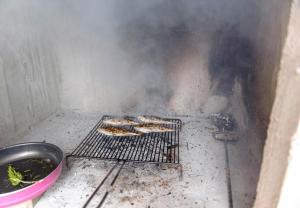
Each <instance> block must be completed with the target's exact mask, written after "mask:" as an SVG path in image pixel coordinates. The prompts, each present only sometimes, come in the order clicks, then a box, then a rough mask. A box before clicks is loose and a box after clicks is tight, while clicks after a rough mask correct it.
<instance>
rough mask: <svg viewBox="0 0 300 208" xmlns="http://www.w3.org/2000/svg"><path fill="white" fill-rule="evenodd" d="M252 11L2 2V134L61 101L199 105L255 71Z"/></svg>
mask: <svg viewBox="0 0 300 208" xmlns="http://www.w3.org/2000/svg"><path fill="white" fill-rule="evenodd" d="M258 14H259V5H258V4H257V1H256V0H252V1H249V0H226V1H219V0H210V1H198V0H191V1H188V3H187V1H183V0H175V1H174V0H172V1H171V0H153V1H138V0H134V1H129V2H128V1H126V2H124V1H120V0H110V1H108V0H103V1H97V0H91V1H83V0H64V1H61V0H53V1H40V0H29V1H22V2H20V1H17V0H0V47H1V51H0V59H1V66H0V68H1V71H0V72H1V74H0V76H1V77H0V79H1V84H0V93H1V94H0V95H1V104H0V105H1V109H3V110H1V113H0V115H1V127H0V129H1V131H0V133H1V132H2V133H3V132H14V131H16V132H18V131H19V129H26V128H28V126H30V125H31V124H33V123H35V122H36V121H39V120H41V119H42V118H45V117H46V116H47V115H49V114H51V113H52V112H54V111H55V109H57V108H58V107H62V108H64V109H77V110H80V111H100V112H103V113H113V114H119V113H124V114H125V113H131V112H136V113H139V112H143V113H156V112H157V113H160V112H171V113H174V112H175V113H180V114H192V113H194V112H199V111H200V110H201V109H202V107H203V105H204V104H205V101H206V100H207V99H208V98H209V97H210V96H211V95H212V94H214V93H217V95H219V94H220V93H221V94H224V93H223V92H220V89H223V88H224V89H225V88H226V89H227V88H228V89H229V90H228V91H231V90H232V88H233V83H235V80H236V78H237V79H238V78H240V77H242V75H238V76H237V74H241V73H240V71H241V70H242V69H245V68H247V70H249V69H250V68H251V63H249V60H247V57H251V56H252V54H251V51H252V49H251V47H252V45H253V44H252V41H254V40H255V31H256V27H257V22H258V19H259V16H258ZM224 43H225V44H224ZM226 43H227V44H226ZM232 45H235V46H236V47H231V46H232ZM244 46H245V47H246V48H247V50H246V51H243V48H244ZM248 49H249V50H248ZM218 51H220V52H218ZM249 51H250V52H249ZM216 52H218V53H216ZM236 54H239V55H236ZM249 54H250V55H249ZM232 57H233V60H234V61H233V62H234V63H231V61H228V60H231V58H232ZM245 57H246V58H245ZM250 62H251V59H250ZM249 64H250V65H249ZM245 66H246V67H245ZM233 69H234V70H233ZM240 69H241V70H240ZM236 71H237V72H236ZM228 74H229V76H228ZM216 75H217V76H216ZM244 77H246V78H247V76H244ZM220 80H221V81H220ZM222 82H223V83H230V85H226V86H225V87H224V85H219V87H216V86H215V85H214V83H217V84H220V83H222ZM216 89H218V92H216ZM232 94H233V93H232V92H226V93H225V96H227V97H230V96H232ZM239 97H241V96H239ZM214 104H215V105H218V104H219V103H218V102H214ZM215 107H216V108H218V107H219V106H215ZM2 114H3V115H2ZM2 135H5V134H2Z"/></svg>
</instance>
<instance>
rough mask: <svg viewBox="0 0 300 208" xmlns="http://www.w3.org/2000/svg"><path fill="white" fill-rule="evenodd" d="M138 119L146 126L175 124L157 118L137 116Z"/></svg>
mask: <svg viewBox="0 0 300 208" xmlns="http://www.w3.org/2000/svg"><path fill="white" fill-rule="evenodd" d="M138 119H139V120H140V121H142V122H144V123H148V124H176V123H174V122H171V121H168V120H165V119H163V118H160V117H157V116H138Z"/></svg>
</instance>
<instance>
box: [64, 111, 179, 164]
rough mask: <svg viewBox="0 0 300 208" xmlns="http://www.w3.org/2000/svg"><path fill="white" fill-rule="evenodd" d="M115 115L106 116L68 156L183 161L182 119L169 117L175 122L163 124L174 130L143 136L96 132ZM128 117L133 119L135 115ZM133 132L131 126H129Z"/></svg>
mask: <svg viewBox="0 0 300 208" xmlns="http://www.w3.org/2000/svg"><path fill="white" fill-rule="evenodd" d="M114 117H115V116H108V115H104V116H102V118H101V119H100V121H99V122H98V123H97V124H96V125H95V126H94V127H93V128H92V130H91V131H90V132H89V133H88V135H87V136H86V137H85V138H84V139H83V140H82V141H81V142H80V144H79V145H78V146H77V147H76V148H75V149H74V150H73V152H72V153H71V154H69V155H67V156H66V159H67V160H68V158H70V157H73V158H87V159H99V160H110V161H124V162H134V163H156V164H162V163H163V164H180V157H179V155H180V154H179V146H180V137H179V134H180V131H181V128H182V121H181V120H180V119H174V118H168V119H165V120H167V121H171V122H172V123H173V124H163V125H162V126H164V127H169V128H174V129H175V131H173V132H161V133H148V134H143V135H140V136H123V137H116V136H106V135H104V134H101V133H99V132H98V131H97V129H98V128H100V127H103V126H106V125H105V124H103V121H104V120H105V119H109V118H114ZM126 118H131V119H134V118H135V117H132V116H131V117H129V116H127V117H126ZM126 128H127V129H130V130H132V131H134V130H133V127H132V126H127V127H126Z"/></svg>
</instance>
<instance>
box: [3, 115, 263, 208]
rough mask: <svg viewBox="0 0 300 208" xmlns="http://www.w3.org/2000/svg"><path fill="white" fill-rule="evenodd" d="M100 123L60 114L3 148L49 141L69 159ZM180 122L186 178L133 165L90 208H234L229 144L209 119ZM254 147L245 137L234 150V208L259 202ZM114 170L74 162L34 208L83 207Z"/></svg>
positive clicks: (201, 117)
mask: <svg viewBox="0 0 300 208" xmlns="http://www.w3.org/2000/svg"><path fill="white" fill-rule="evenodd" d="M100 118H101V114H100V113H96V114H79V113H76V112H72V111H67V112H60V113H57V114H55V115H52V116H51V117H49V118H48V119H46V120H45V121H43V122H41V123H39V124H38V125H36V126H35V127H33V128H32V129H31V130H30V132H29V133H28V134H27V135H26V136H25V137H23V138H21V139H14V140H10V141H1V145H10V144H14V143H19V142H28V141H47V142H50V143H54V144H56V145H58V146H59V147H60V148H62V150H63V151H64V152H65V153H66V154H67V153H70V152H71V151H72V150H73V149H74V148H75V147H76V146H77V145H78V144H79V142H80V141H81V140H82V139H83V138H84V137H85V135H86V134H87V133H88V132H89V131H90V129H91V128H92V127H93V126H94V125H95V123H96V122H97V121H98V120H99V119H100ZM179 118H180V119H182V121H183V122H184V126H183V129H182V132H181V135H180V142H181V143H180V157H181V158H180V159H181V164H182V166H183V175H182V177H180V170H179V168H176V167H174V166H168V165H161V166H156V165H152V164H132V163H129V164H126V165H125V166H124V168H123V170H122V171H121V174H120V176H119V177H118V179H117V181H116V183H115V185H114V186H113V187H110V186H109V184H110V182H111V180H112V178H113V177H110V179H109V180H108V181H107V182H106V183H105V185H104V186H103V187H102V188H101V190H100V191H99V194H98V195H96V197H95V198H94V200H93V201H92V202H91V203H90V206H89V207H95V205H97V204H98V203H99V202H100V200H101V197H102V196H103V195H104V193H105V191H109V193H110V194H109V195H108V198H107V199H106V202H105V204H104V206H103V207H139V208H140V207H145V208H150V207H172V208H177V207H178V208H180V207H189V208H193V207H195V208H196V207H201V208H229V205H228V201H229V200H228V191H227V183H226V172H225V171H226V163H225V149H224V144H223V143H222V142H220V141H216V140H214V139H213V137H212V134H211V133H212V132H213V131H215V130H216V129H215V128H214V126H212V125H211V124H210V122H209V120H208V119H207V117H206V116H205V115H204V114H202V115H198V116H194V117H192V116H184V117H179ZM252 143H253V142H252ZM252 143H251V142H250V140H249V138H245V137H243V138H240V139H239V141H238V142H236V143H235V144H229V162H230V170H231V174H230V175H231V180H232V193H233V205H234V208H250V207H251V206H252V204H253V201H254V196H255V189H256V183H257V177H258V173H259V166H260V159H259V156H255V155H257V153H256V152H255V151H253V147H252V146H253V144H252ZM251 145H252V146H251ZM113 164H114V162H104V161H100V160H86V159H71V160H70V166H69V167H68V168H67V167H64V169H63V173H62V175H61V177H60V178H59V180H58V181H57V182H56V184H55V185H54V186H53V187H52V188H50V189H49V190H48V191H47V192H46V193H45V194H44V195H43V196H42V197H41V198H40V200H39V201H38V202H37V203H36V206H35V207H36V208H53V207H70V208H71V207H72V208H73V207H82V205H83V204H84V203H85V201H86V200H87V198H88V197H89V195H90V194H91V193H92V192H93V191H94V189H95V188H96V187H97V185H98V184H99V183H100V182H101V180H102V179H103V177H104V176H105V175H106V173H107V172H108V170H109V169H110V168H111V167H112V166H113ZM115 172H116V170H115V171H114V173H113V174H112V175H114V174H115Z"/></svg>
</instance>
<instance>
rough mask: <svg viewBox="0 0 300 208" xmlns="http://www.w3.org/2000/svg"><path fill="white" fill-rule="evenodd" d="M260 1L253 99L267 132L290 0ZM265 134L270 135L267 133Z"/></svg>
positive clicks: (260, 122) (258, 116)
mask: <svg viewBox="0 0 300 208" xmlns="http://www.w3.org/2000/svg"><path fill="white" fill-rule="evenodd" d="M259 4H260V6H258V8H259V10H260V12H259V22H258V26H257V31H256V41H255V42H256V65H255V73H254V76H253V77H252V79H253V85H252V86H253V89H252V103H253V106H254V108H255V111H256V112H257V113H256V118H257V119H258V120H257V122H258V124H257V126H263V129H262V131H263V132H266V128H267V126H268V124H269V117H270V113H271V110H272V105H273V101H274V97H275V89H276V84H277V73H278V70H279V67H280V57H281V51H282V47H283V44H284V40H285V37H286V29H287V23H288V20H289V12H290V0H288V1H281V0H262V1H260V3H259ZM263 138H266V135H265V133H264V136H263Z"/></svg>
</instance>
